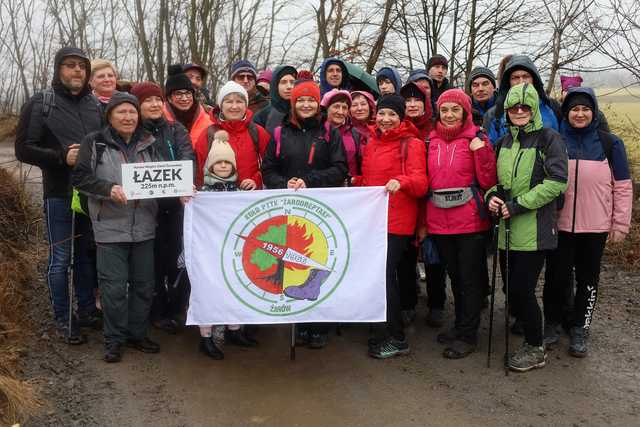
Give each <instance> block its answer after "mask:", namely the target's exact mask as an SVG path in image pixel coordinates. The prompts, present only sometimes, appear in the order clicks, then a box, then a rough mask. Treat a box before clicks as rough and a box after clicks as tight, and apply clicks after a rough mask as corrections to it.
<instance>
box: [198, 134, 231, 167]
mask: <svg viewBox="0 0 640 427" xmlns="http://www.w3.org/2000/svg"><path fill="white" fill-rule="evenodd" d="M222 161H227V162H229V163H231V164H232V165H233V168H234V169H236V154H235V152H234V151H233V148H231V145H229V134H228V133H227V131H224V130H219V131H217V132H216V133H214V134H213V141H212V142H211V148H210V149H209V154H208V155H207V161H206V163H205V166H204V171H205V174H206V173H209V174H213V172H212V171H213V165H215V164H216V163H218V162H222Z"/></svg>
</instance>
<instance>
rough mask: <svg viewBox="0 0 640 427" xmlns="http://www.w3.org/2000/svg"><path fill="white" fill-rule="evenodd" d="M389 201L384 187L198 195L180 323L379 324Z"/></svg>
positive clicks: (190, 221) (187, 244)
mask: <svg viewBox="0 0 640 427" xmlns="http://www.w3.org/2000/svg"><path fill="white" fill-rule="evenodd" d="M387 203H388V196H387V193H385V192H384V189H383V188H382V187H365V188H326V189H319V188H318V189H304V190H298V191H293V190H263V191H237V192H226V191H225V192H199V193H197V194H196V195H195V196H194V198H193V200H192V201H191V202H190V203H188V204H187V205H186V209H185V218H184V250H185V261H186V266H187V271H188V274H189V281H190V282H191V297H190V300H189V312H188V315H187V324H189V325H222V324H251V323H254V324H256V323H257V324H269V323H301V322H381V321H384V320H385V319H386V264H387V262H386V259H387Z"/></svg>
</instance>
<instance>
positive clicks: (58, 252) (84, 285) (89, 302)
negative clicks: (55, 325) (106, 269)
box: [44, 197, 97, 321]
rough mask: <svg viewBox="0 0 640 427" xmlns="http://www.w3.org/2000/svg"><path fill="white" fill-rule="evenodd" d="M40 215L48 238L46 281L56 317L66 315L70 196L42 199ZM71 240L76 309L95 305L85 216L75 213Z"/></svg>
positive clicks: (90, 236) (92, 259)
mask: <svg viewBox="0 0 640 427" xmlns="http://www.w3.org/2000/svg"><path fill="white" fill-rule="evenodd" d="M44 216H45V221H46V223H47V239H48V241H49V264H48V266H47V284H48V286H49V296H50V298H51V305H52V306H53V314H54V316H55V318H56V320H60V321H67V320H68V319H69V317H68V316H69V274H68V269H69V268H70V257H71V239H70V237H71V218H72V213H71V199H68V198H54V197H51V198H48V199H45V200H44ZM75 235H76V236H78V237H76V239H75V240H74V244H75V248H74V266H73V267H74V268H73V285H74V289H75V296H76V300H77V303H78V312H91V311H94V310H95V309H96V301H95V296H94V290H95V289H96V288H97V278H96V264H95V249H93V248H92V246H93V243H92V242H93V231H92V229H91V220H90V219H89V217H87V216H85V215H81V214H76V228H75Z"/></svg>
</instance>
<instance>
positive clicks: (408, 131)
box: [369, 120, 420, 142]
mask: <svg viewBox="0 0 640 427" xmlns="http://www.w3.org/2000/svg"><path fill="white" fill-rule="evenodd" d="M369 130H370V131H371V134H372V135H375V136H376V137H377V138H378V139H380V141H382V142H387V141H396V140H399V139H401V138H407V137H409V138H418V135H420V131H418V129H417V128H416V127H415V125H414V124H413V123H411V122H410V121H409V120H403V121H401V122H400V126H398V127H397V128H395V129H391V130H390V131H388V132H386V133H382V131H381V130H380V129H379V128H378V125H372V126H370V127H369Z"/></svg>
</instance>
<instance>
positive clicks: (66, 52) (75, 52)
mask: <svg viewBox="0 0 640 427" xmlns="http://www.w3.org/2000/svg"><path fill="white" fill-rule="evenodd" d="M69 56H77V57H80V58H82V59H83V60H84V62H85V63H86V64H87V68H86V73H87V76H86V78H85V81H84V87H83V88H82V90H81V91H80V93H79V94H78V96H84V95H86V94H87V93H89V92H91V88H90V87H89V78H90V76H91V61H89V57H88V56H87V54H86V53H84V52H83V51H82V50H81V49H79V48H77V47H63V48H62V49H60V50H58V52H56V56H55V59H54V61H53V64H54V65H53V66H54V69H53V79H51V87H53V88H54V89H58V90H61V91H63V92H64V93H68V94H69V95H70V94H71V93H70V92H69V90H68V89H67V88H66V87H65V86H64V85H63V84H62V82H61V81H60V67H61V64H62V61H64V59H65V58H67V57H69Z"/></svg>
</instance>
